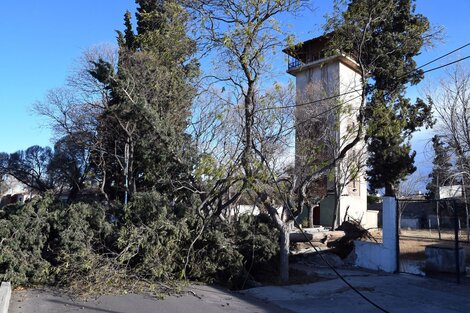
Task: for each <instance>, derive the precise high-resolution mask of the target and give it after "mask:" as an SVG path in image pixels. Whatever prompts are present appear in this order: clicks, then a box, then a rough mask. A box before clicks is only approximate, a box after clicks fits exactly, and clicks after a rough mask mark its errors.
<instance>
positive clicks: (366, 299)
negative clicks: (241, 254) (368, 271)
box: [263, 158, 388, 313]
mask: <svg viewBox="0 0 470 313" xmlns="http://www.w3.org/2000/svg"><path fill="white" fill-rule="evenodd" d="M263 161H264V162H266V159H265V158H263ZM266 163H267V162H266ZM268 170H269V172H270V174H271V176H272V177H274V176H275V175H274V172H273V170H272V169H271V167H269V165H268ZM275 185H276V189H278V191H279V194H280V195H281V197H282V201H283V202H284V206H285V207H286V209H287V210H288V211H289V214H290V216H291V217H292V219H293V220H294V225H295V227H297V228H298V229H299V230H300V232H301V233H302V235H303V236H304V238H305V239H306V241H307V242H308V243H309V244H310V245H311V246H312V248H313V249H314V250H315V251H316V252H317V253H318V255H319V256H320V258H321V259H322V260H323V261H324V262H325V264H326V265H328V267H329V268H330V269H331V270H332V271H333V272H334V273H335V274H336V276H338V277H339V278H340V279H341V280H342V281H343V282H344V283H345V284H346V285H347V286H348V287H349V288H351V289H352V290H353V291H354V292H356V293H357V294H358V295H359V296H360V297H361V298H363V299H364V300H365V301H367V302H368V303H370V304H371V305H373V306H374V307H375V308H377V309H379V310H380V311H382V312H385V313H388V311H387V310H385V309H384V308H382V307H381V306H379V305H378V304H377V303H375V302H373V301H372V300H370V299H369V298H368V297H366V296H365V295H364V294H363V293H362V292H360V291H359V290H358V289H357V288H356V287H354V286H353V285H352V284H351V283H350V282H348V281H347V280H346V278H344V276H343V275H341V274H340V273H339V272H338V271H337V270H336V269H335V268H334V266H333V265H331V264H330V262H328V260H326V259H325V258H324V257H323V254H322V253H320V250H318V249H317V247H315V246H314V245H313V243H312V242H311V241H310V240H309V238H308V237H307V234H305V231H304V230H303V229H302V228H301V227H300V225H299V223H298V222H297V220H296V219H295V217H294V213H293V212H292V209H291V207H290V205H289V202H288V201H287V200H286V198H285V195H284V193H283V192H281V188H280V187H279V184H278V182H277V181H276V180H275Z"/></svg>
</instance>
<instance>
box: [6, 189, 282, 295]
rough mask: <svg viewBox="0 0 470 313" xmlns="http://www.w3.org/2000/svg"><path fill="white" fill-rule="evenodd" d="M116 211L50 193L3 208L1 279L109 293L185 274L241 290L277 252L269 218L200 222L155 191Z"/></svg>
mask: <svg viewBox="0 0 470 313" xmlns="http://www.w3.org/2000/svg"><path fill="white" fill-rule="evenodd" d="M114 211H115V212H120V214H111V212H112V210H110V208H108V207H105V206H103V205H100V204H98V203H93V204H89V203H75V204H70V205H66V204H63V203H59V202H53V197H52V195H48V196H47V197H46V198H44V199H36V200H34V201H32V202H30V203H27V204H24V205H20V204H18V205H10V206H6V207H4V208H3V209H2V210H1V211H0V226H1V227H0V235H1V238H2V240H1V242H0V279H2V280H9V281H12V282H13V284H14V285H16V286H17V285H43V284H55V285H58V286H62V287H67V288H70V289H71V290H72V291H73V292H75V293H79V294H82V293H108V292H114V291H119V290H122V288H123V287H122V286H124V285H129V281H131V282H133V283H134V282H135V283H136V286H142V285H143V284H147V287H149V286H151V285H152V284H158V283H160V282H164V283H167V282H169V284H170V285H171V284H173V283H174V282H175V281H178V280H179V279H180V278H181V274H182V273H183V272H184V271H186V272H185V275H184V277H186V278H188V279H192V280H198V281H204V282H217V283H220V284H226V285H228V286H230V287H233V288H240V287H242V286H243V284H244V282H245V281H246V280H247V279H252V277H253V276H252V275H251V274H252V273H254V272H257V273H260V272H262V270H263V269H264V268H265V267H266V265H267V264H270V262H271V260H272V258H273V257H274V256H275V255H276V254H277V252H278V244H277V237H278V233H277V231H275V230H273V228H274V227H273V225H271V222H270V219H269V217H268V216H264V215H260V216H256V217H254V216H249V215H243V216H241V217H240V219H239V220H236V221H233V222H230V223H229V222H223V221H221V220H219V219H210V220H209V223H206V222H207V221H206V220H204V219H202V218H201V217H200V216H198V215H194V214H192V210H191V209H187V210H184V211H182V210H180V209H179V208H178V207H177V205H175V202H174V201H169V200H168V199H167V198H166V197H165V196H164V195H162V194H160V193H158V192H149V193H136V194H135V195H134V197H133V199H132V201H131V202H130V203H129V205H128V206H126V207H125V208H123V209H122V210H118V211H116V210H114ZM199 233H200V234H201V235H200V236H197V234H199ZM191 245H193V249H190V246H191ZM187 261H188V262H189V263H188V266H187V267H186V266H185V265H186V262H187ZM255 277H256V275H255Z"/></svg>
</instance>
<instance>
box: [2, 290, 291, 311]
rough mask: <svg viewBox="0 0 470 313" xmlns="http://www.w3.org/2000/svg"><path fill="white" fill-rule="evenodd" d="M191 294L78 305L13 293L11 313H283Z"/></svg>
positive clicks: (210, 293) (219, 294) (42, 293)
mask: <svg viewBox="0 0 470 313" xmlns="http://www.w3.org/2000/svg"><path fill="white" fill-rule="evenodd" d="M189 290H191V291H192V292H193V293H186V294H185V295H183V296H179V297H176V296H171V297H167V298H165V299H164V300H158V299H155V298H153V297H150V296H144V295H123V296H103V297H100V298H98V299H96V300H88V301H78V300H74V299H71V298H69V297H66V296H64V295H63V294H59V292H58V291H54V290H27V291H17V292H13V295H12V299H11V303H10V311H9V312H10V313H71V312H80V313H100V312H102V313H170V312H171V313H183V312H184V313H189V312H190V313H218V312H231V313H253V312H256V313H268V312H273V313H282V312H289V311H286V310H285V309H279V308H278V307H276V306H274V305H272V304H268V303H266V302H264V301H262V300H256V299H253V298H251V297H250V296H247V295H242V294H238V293H232V292H228V291H226V290H222V289H217V288H213V287H208V286H192V287H191V288H189Z"/></svg>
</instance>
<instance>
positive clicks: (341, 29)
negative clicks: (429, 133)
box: [329, 0, 432, 195]
mask: <svg viewBox="0 0 470 313" xmlns="http://www.w3.org/2000/svg"><path fill="white" fill-rule="evenodd" d="M414 2H415V1H414V0H378V1H376V0H374V1H372V0H351V1H350V2H349V5H348V7H347V9H346V10H345V11H344V12H339V11H337V13H336V15H335V16H333V18H331V19H330V21H329V30H333V31H334V34H333V40H332V47H331V48H332V51H338V50H339V51H343V52H344V53H346V54H347V55H350V56H352V57H353V58H354V59H356V61H357V62H358V64H359V67H360V68H361V71H362V75H363V79H364V81H363V83H364V85H365V88H364V91H365V94H364V95H363V97H364V98H365V100H366V105H365V108H364V111H363V112H362V114H363V115H364V121H365V123H366V126H367V127H366V129H367V130H366V134H365V139H366V142H367V143H368V151H369V159H368V162H367V165H368V168H369V170H368V171H367V175H368V180H369V186H370V188H371V189H372V190H375V189H379V188H384V187H385V193H386V194H387V195H394V194H395V189H396V187H397V185H398V183H399V182H400V181H401V180H403V179H404V178H405V177H406V176H407V175H409V174H411V173H413V172H414V171H415V170H416V167H415V166H414V165H413V164H414V157H415V152H412V149H411V145H410V144H409V140H410V138H411V136H412V134H413V132H414V131H415V130H416V129H417V128H419V127H422V126H431V125H432V117H431V107H430V105H428V104H426V103H424V101H422V100H420V99H417V100H416V102H415V103H412V102H411V101H410V100H409V99H408V98H406V95H405V90H406V86H407V85H408V84H410V85H415V84H417V83H419V82H420V81H421V79H422V78H423V71H422V70H420V69H417V66H416V62H415V61H414V59H413V58H414V57H415V56H417V55H418V54H419V52H420V49H421V47H422V46H423V44H424V43H425V38H426V37H425V33H426V31H427V30H428V29H429V21H428V19H427V18H426V17H425V16H423V15H421V14H415V5H414ZM337 8H338V10H339V7H337Z"/></svg>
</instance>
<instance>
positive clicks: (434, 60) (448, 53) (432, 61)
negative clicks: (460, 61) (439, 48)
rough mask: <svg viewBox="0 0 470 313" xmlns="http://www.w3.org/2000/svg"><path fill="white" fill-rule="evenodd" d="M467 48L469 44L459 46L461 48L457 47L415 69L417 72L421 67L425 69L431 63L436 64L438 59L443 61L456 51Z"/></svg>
mask: <svg viewBox="0 0 470 313" xmlns="http://www.w3.org/2000/svg"><path fill="white" fill-rule="evenodd" d="M467 46H470V42H469V43H467V44H464V45H463V46H461V47H458V48H457V49H454V50H452V51H450V52H447V53H446V54H444V55H441V56H440V57H437V58H435V59H433V60H431V61H429V62H427V63H424V64H423V65H421V66H419V67H417V68H416V69H417V70H419V69H420V68H423V67H425V66H427V65H429V64H431V63H434V62H436V61H439V60H440V59H443V58H445V57H446V56H448V55H451V54H452V53H455V52H457V51H459V50H462V49H463V48H465V47H467Z"/></svg>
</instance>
